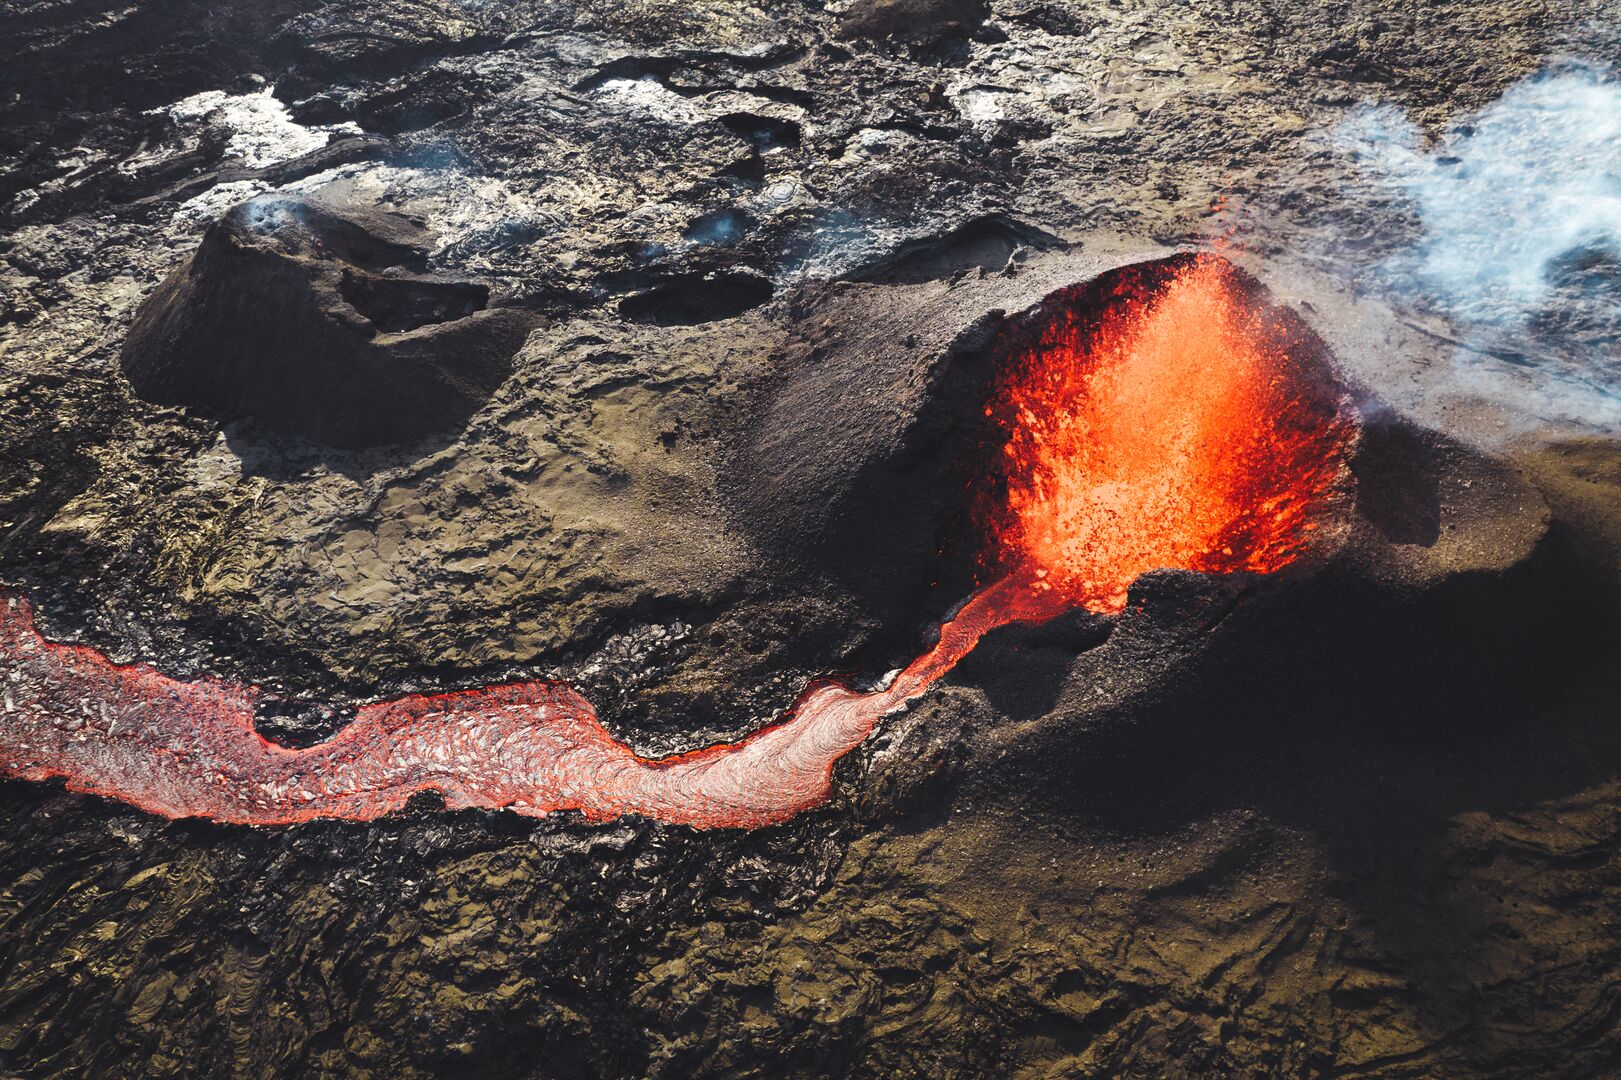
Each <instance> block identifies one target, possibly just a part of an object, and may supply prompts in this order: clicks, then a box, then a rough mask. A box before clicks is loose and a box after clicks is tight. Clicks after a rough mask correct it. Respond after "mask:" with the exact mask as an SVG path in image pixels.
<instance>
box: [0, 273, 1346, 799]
mask: <svg viewBox="0 0 1621 1080" xmlns="http://www.w3.org/2000/svg"><path fill="white" fill-rule="evenodd" d="M1145 280H1146V279H1145ZM1108 301H1109V302H1107V303H1105V304H1103V305H1101V307H1099V308H1093V309H1080V308H1075V307H1064V308H1063V309H1062V310H1061V312H1060V313H1059V314H1058V315H1057V316H1056V317H1054V318H1052V319H1050V320H1049V321H1048V322H1047V323H1046V324H1045V325H1044V326H1042V327H1039V328H1038V330H1037V332H1036V333H1035V335H1034V336H1033V337H1032V338H1031V340H1029V341H1028V342H1027V346H1026V347H1025V348H1024V349H1023V350H1022V351H1019V352H1016V353H1014V354H1011V355H1009V356H1008V357H1007V359H1006V362H1005V363H1004V366H1003V368H1002V374H1001V376H1000V379H999V382H998V385H997V389H996V392H995V394H994V395H993V398H992V401H991V403H990V405H989V406H988V409H987V415H988V416H989V417H990V418H991V420H992V422H993V426H996V427H998V428H999V429H1000V430H1001V431H1002V433H1003V436H1004V437H1005V444H1004V446H1003V451H1002V453H1001V454H1000V461H999V465H998V468H997V469H996V470H995V478H994V480H993V481H992V482H991V483H989V484H988V485H986V487H985V491H986V492H990V493H994V494H983V495H982V496H981V501H982V503H984V504H985V505H984V506H982V510H981V513H982V518H983V523H984V526H985V529H986V530H987V533H988V539H989V541H990V548H989V551H988V553H987V555H986V559H985V565H986V567H987V568H989V569H993V571H994V574H995V579H994V583H993V584H991V585H990V586H988V587H987V588H984V589H982V590H981V591H980V592H978V593H977V594H976V595H975V596H974V597H973V598H971V599H970V600H969V601H968V603H967V604H965V605H964V606H963V608H962V609H961V611H959V612H958V614H957V615H956V616H955V617H954V618H953V619H952V620H951V621H950V622H948V623H947V624H946V625H945V626H943V627H942V629H941V634H940V640H939V642H938V643H937V644H936V645H935V646H934V647H933V648H932V649H930V650H929V651H928V652H927V653H925V654H924V655H922V656H921V657H919V658H918V659H916V660H914V661H913V662H912V663H911V664H910V665H909V666H908V667H907V668H905V669H904V670H903V671H901V672H900V673H899V674H898V675H896V676H895V678H894V679H893V680H891V681H890V682H889V684H888V685H887V686H886V687H885V688H883V689H881V690H877V691H873V692H868V693H859V692H856V691H853V690H850V689H848V688H846V687H844V686H841V685H839V684H838V683H834V682H820V683H817V684H814V685H812V686H811V687H810V688H809V689H807V690H806V692H805V693H804V694H803V695H802V696H801V698H800V699H799V701H798V703H797V704H796V705H795V706H794V707H793V709H792V710H791V711H790V712H789V714H788V715H787V716H786V717H785V718H784V719H783V720H781V721H780V722H778V723H776V724H774V725H772V726H770V727H767V728H764V729H762V730H760V731H757V732H755V733H754V734H752V735H750V736H748V737H747V738H745V739H743V740H742V741H740V742H737V743H732V744H725V745H720V746H712V747H708V748H706V749H702V750H696V751H693V752H691V753H687V754H680V755H676V756H673V757H669V758H664V759H659V760H650V759H647V758H642V757H639V756H638V755H636V754H635V753H634V752H632V751H631V750H630V749H629V748H628V747H627V746H625V745H624V744H623V743H621V742H619V741H617V740H615V739H614V738H613V737H612V736H611V735H609V733H608V732H607V731H606V730H605V729H604V728H603V727H602V725H601V724H600V723H599V722H598V721H597V718H596V714H595V712H594V710H593V709H592V707H591V705H590V704H589V703H588V702H587V701H586V700H585V699H584V698H582V697H580V696H579V695H578V694H576V693H574V692H573V691H572V690H570V689H568V688H567V687H564V686H561V685H558V684H554V683H540V682H528V683H515V684H511V685H505V686H492V687H485V688H481V689H476V690H467V691H462V692H458V693H449V694H428V695H420V694H418V695H410V696H407V697H403V698H399V699H396V700H393V701H387V702H379V703H377V704H373V705H367V706H364V707H362V708H361V709H360V710H359V711H358V713H357V715H356V717H355V719H354V721H353V722H352V723H351V724H350V725H349V726H348V727H346V728H345V729H344V730H343V731H342V732H340V733H339V734H338V735H337V736H335V737H334V738H332V739H330V740H328V741H327V742H325V743H323V744H321V745H318V746H314V747H310V748H308V749H302V750H293V749H287V748H284V747H281V746H277V745H275V744H273V743H271V742H269V741H267V740H266V739H264V738H263V737H261V736H260V735H259V734H257V733H256V732H255V731H254V729H253V723H252V719H253V713H254V707H255V704H256V702H257V700H258V697H259V691H258V690H257V689H256V688H254V687H251V686H243V685H238V684H233V683H226V682H221V681H216V680H209V679H204V680H199V681H195V682H183V681H180V680H176V679H172V678H169V677H167V676H165V675H163V674H161V673H160V672H158V671H157V670H155V669H153V668H151V667H148V666H145V665H139V664H137V665H128V666H125V665H117V664H114V663H112V662H111V661H109V660H108V659H107V658H106V657H105V656H103V655H101V654H100V653H97V652H95V651H94V650H92V649H88V648H84V647H80V646H70V645H59V644H52V643H49V642H46V641H45V640H44V639H43V638H41V637H40V636H39V635H38V633H37V632H36V631H35V630H34V626H33V620H32V617H31V613H30V610H29V607H28V605H27V603H26V602H25V601H23V600H22V599H20V598H10V599H6V600H4V601H0V663H3V665H4V680H3V684H0V695H3V700H0V705H3V712H0V773H3V774H5V775H8V776H12V777H18V778H23V779H28V780H46V779H50V778H62V779H64V780H65V781H66V785H67V787H68V788H69V789H71V790H74V791H83V792H92V793H95V794H99V795H105V796H109V797H111V798H116V799H121V800H123V801H125V802H128V803H131V804H133V805H135V806H138V807H140V808H142V809H144V810H148V811H151V812H153V813H157V814H162V815H164V816H167V817H205V818H212V819H215V820H218V821H224V822H234V823H242V824H252V825H283V824H289V823H293V822H301V821H308V820H311V819H314V818H346V819H352V820H371V819H373V818H376V817H378V816H381V815H383V814H386V813H388V812H390V811H392V810H395V809H397V808H399V807H400V806H401V805H403V804H404V803H405V802H406V800H407V799H409V798H410V797H411V796H412V795H413V794H415V793H417V792H420V791H425V790H436V791H439V792H442V793H443V795H444V799H445V802H446V804H447V805H448V806H450V807H452V808H460V807H486V808H502V809H507V810H511V811H514V812H516V813H520V814H528V815H536V816H538V815H543V814H547V813H550V812H553V811H557V810H577V811H579V812H581V813H582V814H583V815H584V816H585V817H587V818H589V819H592V820H607V819H611V818H614V817H617V816H619V815H622V814H632V813H634V814H641V815H644V816H647V817H650V818H656V819H658V820H660V821H667V822H676V823H682V824H687V825H694V826H700V827H755V826H762V825H768V824H772V823H775V822H780V821H784V820H786V819H788V818H791V817H793V816H794V815H796V814H798V813H800V812H801V811H804V810H806V809H808V808H810V807H813V806H816V805H819V804H821V803H822V802H824V801H826V799H827V798H828V796H829V794H830V792H831V788H832V773H833V766H834V764H835V763H836V762H837V761H838V759H839V758H840V757H842V756H843V755H844V754H846V753H848V752H849V751H850V750H851V749H853V748H855V747H856V746H858V745H859V744H860V743H861V742H862V741H863V740H865V739H866V737H867V735H868V734H869V733H870V732H871V731H872V729H873V727H874V726H875V725H876V724H877V723H878V721H879V720H880V719H881V718H882V717H883V716H884V715H886V714H887V713H889V712H892V711H893V710H896V709H898V708H901V707H903V706H904V705H905V704H906V703H907V702H908V701H910V700H911V699H913V698H915V697H916V696H918V695H919V694H921V693H923V692H924V691H925V690H926V689H927V688H928V687H929V686H930V685H932V684H933V683H934V682H935V681H936V680H938V679H939V678H940V677H942V676H943V675H945V674H946V673H947V672H949V671H950V670H951V669H952V668H953V667H954V666H955V665H956V663H957V662H958V661H959V660H961V659H962V658H963V657H964V656H966V655H967V654H968V652H969V651H970V650H972V649H973V647H974V646H975V644H976V643H977V642H978V641H979V640H980V638H981V637H982V636H983V635H984V634H986V633H987V632H989V631H991V630H993V629H995V628H997V627H999V626H1003V625H1006V624H1008V623H1011V622H1017V621H1037V620H1042V619H1047V618H1051V617H1053V616H1055V615H1057V614H1059V613H1061V612H1063V611H1064V610H1067V609H1068V608H1070V607H1073V606H1076V605H1084V606H1086V607H1089V608H1091V609H1093V610H1096V611H1099V612H1113V611H1118V610H1120V609H1121V608H1122V606H1123V605H1124V603H1125V595H1126V589H1127V586H1128V585H1129V584H1130V583H1131V581H1132V580H1133V579H1134V578H1136V577H1137V575H1139V574H1140V573H1142V572H1143V571H1145V570H1149V569H1153V568H1157V567H1183V568H1188V569H1193V570H1202V571H1209V572H1217V573H1219V572H1229V571H1251V572H1260V573H1264V572H1269V571H1272V570H1276V569H1278V568H1279V567H1281V566H1283V565H1285V564H1287V563H1289V562H1291V561H1293V560H1294V559H1296V558H1297V557H1298V556H1299V555H1300V554H1301V553H1302V552H1303V550H1304V549H1305V548H1306V546H1307V545H1308V543H1309V541H1310V539H1311V533H1312V530H1313V528H1314V527H1315V524H1316V522H1315V521H1314V520H1313V519H1314V517H1315V516H1316V515H1317V513H1318V512H1319V510H1320V509H1321V508H1322V507H1323V506H1325V505H1326V504H1327V502H1328V499H1327V497H1328V496H1329V495H1330V494H1331V493H1332V491H1333V489H1334V487H1335V486H1336V485H1337V484H1338V483H1339V482H1340V481H1341V479H1342V477H1343V473H1344V461H1345V455H1346V451H1347V448H1348V445H1349V439H1350V427H1349V424H1348V423H1346V422H1345V421H1343V420H1342V414H1341V412H1340V411H1339V406H1338V401H1337V398H1336V397H1335V396H1334V393H1333V392H1332V391H1331V390H1326V389H1324V388H1323V386H1322V385H1321V383H1320V381H1319V380H1317V379H1316V378H1314V377H1312V376H1310V375H1308V374H1307V372H1306V368H1305V367H1304V366H1303V365H1302V364H1301V363H1300V362H1299V360H1298V358H1297V357H1296V356H1294V355H1292V353H1291V351H1290V348H1289V347H1288V343H1287V342H1286V341H1284V340H1283V339H1282V338H1280V337H1279V336H1278V334H1277V333H1276V332H1275V328H1273V327H1271V326H1270V325H1269V324H1267V323H1266V322H1265V321H1264V319H1263V317H1262V315H1261V314H1259V312H1258V307H1257V305H1255V304H1254V303H1253V302H1252V301H1251V300H1250V299H1249V297H1248V296H1247V295H1246V293H1245V292H1244V290H1243V289H1242V287H1241V286H1240V285H1239V283H1238V282H1237V281H1236V279H1235V278H1234V276H1233V272H1232V271H1231V270H1230V269H1229V268H1227V266H1226V264H1225V263H1223V262H1221V261H1220V260H1216V259H1210V258H1202V259H1196V260H1191V261H1188V262H1186V263H1184V264H1182V265H1181V266H1180V267H1179V268H1178V269H1177V270H1175V271H1174V272H1173V273H1171V274H1170V275H1169V276H1168V277H1165V276H1164V275H1162V276H1161V279H1160V280H1159V281H1158V282H1157V283H1156V284H1155V285H1154V286H1153V287H1152V288H1149V287H1147V286H1141V287H1131V286H1121V287H1119V289H1117V292H1116V294H1115V295H1113V296H1111V297H1109V298H1108Z"/></svg>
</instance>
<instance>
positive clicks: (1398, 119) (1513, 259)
mask: <svg viewBox="0 0 1621 1080" xmlns="http://www.w3.org/2000/svg"><path fill="white" fill-rule="evenodd" d="M1340 135H1341V137H1342V139H1343V140H1344V141H1345V142H1346V143H1348V144H1349V146H1350V147H1351V148H1352V149H1353V150H1354V152H1355V153H1356V154H1357V156H1358V158H1359V160H1360V161H1361V163H1362V164H1363V166H1364V167H1365V168H1368V169H1370V170H1371V171H1372V172H1373V173H1374V175H1375V176H1377V177H1379V178H1382V179H1383V180H1384V181H1386V182H1388V183H1390V184H1392V185H1394V186H1396V187H1397V188H1399V189H1400V190H1401V191H1402V192H1404V193H1405V194H1406V195H1407V196H1408V198H1410V199H1411V200H1412V202H1413V204H1414V206H1415V208H1416V209H1417V211H1418V213H1419V216H1420V218H1421V220H1422V223H1423V229H1424V238H1423V240H1422V242H1421V243H1420V245H1419V246H1418V248H1417V249H1416V250H1414V251H1413V252H1410V253H1408V255H1407V256H1405V257H1404V258H1403V259H1401V260H1398V261H1399V264H1400V265H1399V266H1397V267H1394V269H1396V270H1399V271H1404V272H1406V273H1408V274H1411V275H1412V276H1413V277H1414V278H1415V279H1416V280H1417V282H1418V283H1419V284H1420V285H1422V286H1425V287H1427V289H1428V291H1430V292H1432V293H1433V294H1434V295H1435V296H1436V297H1437V298H1438V299H1440V300H1442V301H1443V302H1444V303H1445V305H1446V306H1447V307H1448V308H1449V309H1450V311H1451V313H1452V314H1453V315H1455V316H1457V317H1460V318H1464V319H1469V320H1471V321H1475V322H1478V323H1482V324H1492V325H1497V326H1504V327H1506V326H1509V325H1511V324H1514V323H1519V322H1524V321H1525V320H1526V319H1527V318H1528V317H1530V316H1532V315H1534V314H1535V313H1536V312H1537V311H1538V309H1539V308H1540V307H1541V306H1542V305H1543V304H1544V303H1545V302H1547V300H1548V299H1549V297H1550V293H1551V292H1552V290H1553V288H1554V285H1555V279H1556V277H1557V276H1558V271H1559V270H1560V268H1561V267H1562V266H1567V265H1569V264H1571V262H1572V261H1573V260H1574V261H1575V262H1577V263H1579V262H1580V261H1581V260H1582V258H1583V257H1584V256H1586V257H1587V258H1589V259H1592V258H1601V259H1602V258H1605V257H1607V258H1608V259H1610V260H1617V261H1621V83H1617V82H1614V81H1612V80H1610V78H1609V77H1608V73H1606V72H1604V71H1602V70H1600V69H1598V68H1595V67H1592V66H1589V65H1585V64H1573V65H1566V66H1563V67H1561V68H1560V69H1558V70H1557V71H1552V72H1548V73H1544V74H1542V75H1539V76H1535V77H1532V78H1530V79H1527V80H1525V81H1523V82H1521V83H1519V84H1517V85H1516V86H1514V87H1512V88H1511V89H1510V90H1509V91H1508V92H1507V93H1505V94H1504V95H1503V96H1502V97H1501V98H1500V99H1498V100H1497V101H1496V102H1493V103H1492V104H1491V105H1489V106H1487V107H1486V108H1485V109H1483V110H1481V111H1480V112H1479V113H1478V114H1476V115H1474V116H1471V117H1466V118H1463V119H1461V120H1459V121H1456V122H1454V123H1453V124H1452V126H1451V127H1449V128H1448V129H1447V131H1446V132H1445V133H1444V134H1443V135H1442V136H1441V137H1440V139H1439V140H1438V141H1436V142H1435V144H1434V145H1433V146H1430V147H1428V148H1426V147H1425V145H1424V143H1425V140H1424V137H1423V135H1422V133H1421V132H1420V131H1419V129H1418V128H1417V127H1416V126H1414V125H1413V124H1412V123H1411V122H1410V121H1409V120H1408V119H1407V118H1406V117H1405V116H1404V115H1403V114H1402V112H1401V111H1400V110H1399V109H1396V108H1394V107H1389V106H1384V107H1369V108H1363V109H1359V110H1357V111H1355V112H1354V113H1352V114H1351V116H1349V117H1348V118H1347V119H1346V120H1345V121H1344V123H1343V124H1342V125H1341V128H1340Z"/></svg>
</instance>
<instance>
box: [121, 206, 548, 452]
mask: <svg viewBox="0 0 1621 1080" xmlns="http://www.w3.org/2000/svg"><path fill="white" fill-rule="evenodd" d="M426 239H427V233H426V231H425V230H424V229H423V228H422V227H421V226H420V225H418V224H417V223H415V222H413V221H412V220H411V219H409V218H406V217H404V216H403V215H398V214H392V213H387V212H382V211H377V210H372V209H366V208H359V207H342V206H331V205H326V204H322V203H318V202H313V201H306V200H301V199H295V198H283V197H273V198H261V199H254V200H252V201H250V202H246V203H243V204H242V205H240V206H238V207H236V208H235V209H233V210H232V211H231V212H230V213H228V214H227V215H226V216H225V217H224V218H222V219H221V220H220V221H218V222H217V223H215V224H214V225H213V226H212V227H211V228H210V229H209V230H208V232H207V234H206V235H205V236H204V238H203V242H202V245H201V246H200V247H199V248H198V250H197V252H196V254H194V255H193V256H192V257H191V258H190V259H188V260H187V261H186V263H185V264H184V265H182V266H181V267H180V268H179V269H178V270H176V271H175V272H174V273H173V274H171V275H170V276H169V278H168V279H167V280H165V281H164V282H163V284H161V285H160V286H158V288H157V290H156V291H154V292H153V293H152V295H151V296H150V297H148V298H147V300H146V302H145V303H144V304H143V305H142V307H141V309H140V311H139V313H138V314H137V315H136V318H135V323H134V325H133V326H132V327H131V329H130V334H129V338H128V340H127V342H126V343H125V346H124V353H123V367H124V373H125V374H126V375H127V376H128V377H129V380H130V382H131V383H132V384H134V386H135V389H136V391H137V392H138V393H139V394H140V395H141V396H142V397H144V398H146V399H147V400H149V401H153V402H156V403H159V404H165V405H185V406H189V407H191V408H193V409H196V410H197V411H198V412H201V413H203V414H204V415H208V416H215V417H219V418H222V419H231V418H236V417H242V416H252V417H255V418H256V419H258V420H259V421H261V422H262V423H263V424H265V425H266V426H267V427H269V428H271V429H273V430H276V431H280V432H283V433H286V434H289V435H297V436H301V437H303V438H306V439H309V440H311V441H313V442H317V443H323V444H325V445H328V446H334V447H341V448H360V447H367V446H381V445H387V444H392V443H402V442H410V441H414V440H416V439H419V438H422V437H423V436H426V435H430V434H434V433H438V432H442V431H446V430H450V429H453V428H455V427H458V426H460V425H461V424H463V423H465V422H466V420H467V418H468V417H470V416H471V415H472V414H473V413H474V412H476V411H477V410H478V409H479V407H480V406H482V405H483V404H484V402H485V401H487V400H488V399H489V397H490V395H491V394H492V393H494V392H495V390H496V388H497V387H499V386H500V385H501V383H502V382H503V381H505V379H506V377H507V375H508V374H509V373H510V372H511V365H512V355H513V353H514V352H515V351H516V350H517V348H518V346H519V345H520V344H522V342H523V338H524V337H525V335H526V332H527V329H528V320H527V318H526V317H525V316H523V315H522V314H521V313H518V312H514V311H501V310H495V311H491V310H487V307H488V304H489V289H488V288H487V287H486V286H484V285H481V284H477V283H475V282H470V281H456V280H447V279H444V278H441V277H438V276H434V275H431V274H428V273H425V272H424V271H425V270H426V266H427V253H428V249H427V247H426V244H425V241H426Z"/></svg>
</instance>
